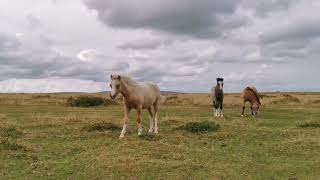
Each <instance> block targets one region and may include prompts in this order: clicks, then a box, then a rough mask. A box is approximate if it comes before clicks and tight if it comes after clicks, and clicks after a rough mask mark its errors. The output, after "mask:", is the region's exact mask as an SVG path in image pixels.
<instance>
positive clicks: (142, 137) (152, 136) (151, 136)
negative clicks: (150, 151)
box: [139, 134, 158, 141]
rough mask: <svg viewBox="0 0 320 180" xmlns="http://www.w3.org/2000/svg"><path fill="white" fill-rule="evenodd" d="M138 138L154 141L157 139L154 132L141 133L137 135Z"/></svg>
mask: <svg viewBox="0 0 320 180" xmlns="http://www.w3.org/2000/svg"><path fill="white" fill-rule="evenodd" d="M139 138H140V139H143V140H146V141H156V140H157V139H158V136H156V135H155V134H142V135H140V136H139Z"/></svg>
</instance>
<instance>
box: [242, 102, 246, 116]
mask: <svg viewBox="0 0 320 180" xmlns="http://www.w3.org/2000/svg"><path fill="white" fill-rule="evenodd" d="M245 108H246V103H245V102H244V103H243V107H242V113H241V117H243V116H244V109H245Z"/></svg>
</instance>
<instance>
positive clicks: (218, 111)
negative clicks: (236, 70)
mask: <svg viewBox="0 0 320 180" xmlns="http://www.w3.org/2000/svg"><path fill="white" fill-rule="evenodd" d="M211 96H212V102H213V107H214V117H223V111H222V109H223V97H224V94H223V78H217V85H216V86H215V87H213V88H212V89H211Z"/></svg>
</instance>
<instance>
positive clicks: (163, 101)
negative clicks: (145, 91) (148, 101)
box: [159, 95, 167, 104]
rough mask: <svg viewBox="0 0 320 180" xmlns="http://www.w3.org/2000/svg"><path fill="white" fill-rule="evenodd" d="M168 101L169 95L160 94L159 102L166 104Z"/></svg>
mask: <svg viewBox="0 0 320 180" xmlns="http://www.w3.org/2000/svg"><path fill="white" fill-rule="evenodd" d="M166 101H167V97H166V96H162V95H160V101H159V103H160V104H164V103H165V102H166Z"/></svg>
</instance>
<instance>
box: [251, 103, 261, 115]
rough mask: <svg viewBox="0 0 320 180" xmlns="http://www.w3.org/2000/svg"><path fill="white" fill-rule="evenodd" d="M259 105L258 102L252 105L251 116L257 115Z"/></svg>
mask: <svg viewBox="0 0 320 180" xmlns="http://www.w3.org/2000/svg"><path fill="white" fill-rule="evenodd" d="M260 106H261V104H260V102H256V103H253V104H252V113H253V116H256V115H257V114H258V111H259V108H260Z"/></svg>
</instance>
